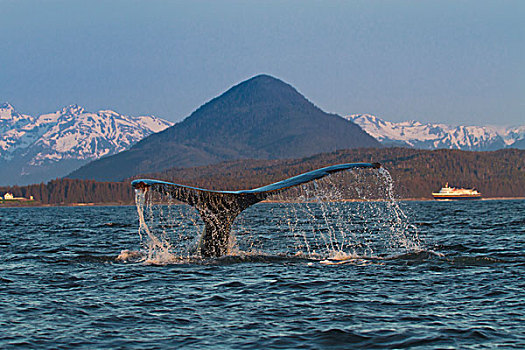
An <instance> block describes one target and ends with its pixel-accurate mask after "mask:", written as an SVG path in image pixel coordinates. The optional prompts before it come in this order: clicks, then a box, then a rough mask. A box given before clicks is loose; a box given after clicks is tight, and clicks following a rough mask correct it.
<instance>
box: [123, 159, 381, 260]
mask: <svg viewBox="0 0 525 350" xmlns="http://www.w3.org/2000/svg"><path fill="white" fill-rule="evenodd" d="M380 167H381V164H379V163H347V164H338V165H332V166H328V167H324V168H320V169H316V170H313V171H309V172H307V173H303V174H300V175H297V176H293V177H290V178H288V179H286V180H282V181H279V182H275V183H272V184H269V185H266V186H262V187H258V188H254V189H252V190H240V191H213V190H208V189H204V188H197V187H191V186H185V185H180V184H175V183H171V182H165V181H160V180H151V179H138V180H134V181H133V182H132V183H131V185H132V186H133V188H135V189H142V190H149V189H151V190H153V191H157V192H160V193H164V194H168V195H170V196H171V197H172V198H173V199H176V200H179V201H182V202H185V203H187V204H189V205H191V206H193V207H195V209H197V211H198V212H199V214H200V216H201V218H202V221H203V222H204V232H203V234H202V237H201V242H200V251H201V255H202V256H203V257H219V256H222V255H225V254H227V253H228V244H229V238H230V231H231V227H232V224H233V222H234V220H235V218H236V217H237V216H238V215H239V214H240V213H241V212H242V211H243V210H244V209H246V208H248V207H249V206H251V205H253V204H255V203H258V202H260V201H262V200H264V199H266V198H267V197H268V196H269V195H270V194H274V193H278V192H280V191H283V190H286V189H287V188H290V187H294V186H298V185H301V184H304V183H307V182H310V181H313V180H318V179H321V178H323V177H325V176H328V175H330V174H333V173H337V172H340V171H344V170H348V169H354V168H375V169H377V168H380Z"/></svg>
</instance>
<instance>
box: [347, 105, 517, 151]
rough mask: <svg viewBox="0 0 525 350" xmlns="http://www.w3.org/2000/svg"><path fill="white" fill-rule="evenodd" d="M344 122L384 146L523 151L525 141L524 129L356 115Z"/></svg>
mask: <svg viewBox="0 0 525 350" xmlns="http://www.w3.org/2000/svg"><path fill="white" fill-rule="evenodd" d="M345 118H346V119H348V120H350V121H352V122H354V123H356V124H358V125H359V126H360V127H361V128H362V129H363V130H365V131H366V132H367V133H369V134H370V135H371V136H373V137H375V138H376V139H377V140H379V141H380V142H381V143H383V144H385V145H395V146H409V147H414V148H422V149H437V148H449V149H461V150H469V151H492V150H497V149H501V148H507V147H517V148H523V143H524V140H525V125H524V126H519V127H512V128H503V127H493V126H463V125H461V126H451V125H446V124H430V123H428V124H423V123H420V122H417V121H405V122H399V123H393V122H389V121H386V120H383V119H381V118H378V117H376V116H373V115H370V114H353V115H349V116H346V117H345Z"/></svg>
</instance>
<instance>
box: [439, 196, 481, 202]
mask: <svg viewBox="0 0 525 350" xmlns="http://www.w3.org/2000/svg"><path fill="white" fill-rule="evenodd" d="M434 199H435V200H437V201H461V200H476V199H481V196H436V195H434Z"/></svg>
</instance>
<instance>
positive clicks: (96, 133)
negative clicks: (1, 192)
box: [0, 103, 173, 185]
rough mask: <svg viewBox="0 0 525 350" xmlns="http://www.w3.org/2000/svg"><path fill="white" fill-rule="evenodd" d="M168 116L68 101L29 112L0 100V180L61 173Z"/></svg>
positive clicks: (134, 138)
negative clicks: (96, 108) (89, 107)
mask: <svg viewBox="0 0 525 350" xmlns="http://www.w3.org/2000/svg"><path fill="white" fill-rule="evenodd" d="M171 125H173V123H172V122H169V121H166V120H163V119H160V118H157V117H154V116H139V117H131V116H126V115H122V114H119V113H117V112H114V111H111V110H101V111H98V112H94V113H92V112H87V111H85V110H84V108H82V107H80V106H77V105H72V106H69V107H65V108H63V109H61V110H59V111H57V112H54V113H49V114H43V115H40V116H38V117H32V116H30V115H25V114H21V113H19V112H17V111H16V110H15V108H14V107H13V106H11V105H10V104H8V103H4V104H2V105H0V185H7V184H9V185H12V184H15V183H16V184H27V183H34V182H41V181H47V180H50V179H52V178H56V177H60V176H64V175H66V174H68V173H69V172H71V171H73V170H75V169H76V168H77V167H79V166H81V165H83V164H85V163H87V162H89V161H91V160H94V159H98V158H100V157H103V156H107V155H111V154H115V153H118V152H121V151H123V150H125V149H127V148H129V147H130V146H131V145H133V144H134V143H136V142H138V141H140V140H141V139H143V138H144V137H146V136H148V135H150V134H152V133H155V132H159V131H162V130H164V129H166V128H167V127H169V126H171Z"/></svg>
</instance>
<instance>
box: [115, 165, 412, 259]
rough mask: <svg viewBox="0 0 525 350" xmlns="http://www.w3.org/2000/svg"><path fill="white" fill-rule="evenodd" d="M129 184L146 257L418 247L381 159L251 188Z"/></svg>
mask: <svg viewBox="0 0 525 350" xmlns="http://www.w3.org/2000/svg"><path fill="white" fill-rule="evenodd" d="M132 186H133V187H134V189H135V193H136V196H135V200H136V206H137V213H138V218H139V236H140V239H141V241H142V244H143V248H144V252H143V258H142V261H143V262H146V263H151V264H168V263H175V262H192V261H195V260H196V259H201V260H202V259H205V260H206V259H215V260H221V259H224V258H223V257H225V256H229V257H231V256H237V257H240V258H242V259H244V258H245V257H249V259H253V257H254V256H259V257H260V256H267V257H270V256H275V257H281V256H284V257H287V258H290V257H294V258H299V259H310V260H316V261H325V262H327V261H328V262H330V261H332V262H333V261H336V262H337V261H349V260H352V259H354V260H355V259H360V258H363V257H364V258H370V257H376V256H380V255H385V254H386V255H388V254H405V253H407V252H410V251H414V250H418V249H420V248H419V247H420V244H421V243H420V240H419V238H418V235H417V231H416V230H415V229H414V228H415V226H413V225H410V224H408V220H407V217H406V215H405V214H404V213H403V211H402V210H401V208H400V206H399V204H398V203H397V202H396V201H395V199H394V193H393V182H392V178H391V176H390V174H389V173H388V171H387V170H386V169H384V168H382V167H381V166H380V164H379V163H349V164H339V165H333V166H329V167H325V168H321V169H317V170H314V171H310V172H307V173H303V174H301V175H298V176H294V177H291V178H288V179H286V180H283V181H279V182H276V183H273V184H270V185H266V186H263V187H259V188H255V189H252V190H240V191H212V190H207V189H202V188H197V187H190V186H184V185H180V184H174V183H170V182H165V181H159V180H151V179H140V180H135V181H133V182H132ZM123 252H124V251H123ZM126 254H127V253H125V254H124V255H126ZM249 259H248V260H249Z"/></svg>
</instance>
